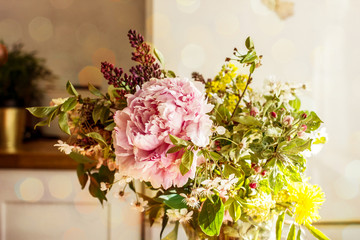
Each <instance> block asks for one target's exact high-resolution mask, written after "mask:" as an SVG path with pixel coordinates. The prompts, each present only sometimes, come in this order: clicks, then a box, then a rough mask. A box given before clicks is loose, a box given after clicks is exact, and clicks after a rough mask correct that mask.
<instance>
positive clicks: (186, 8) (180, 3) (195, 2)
mask: <svg viewBox="0 0 360 240" xmlns="http://www.w3.org/2000/svg"><path fill="white" fill-rule="evenodd" d="M176 3H177V7H178V9H179V10H180V11H182V12H185V13H193V12H195V11H196V10H197V9H198V8H199V7H200V0H176Z"/></svg>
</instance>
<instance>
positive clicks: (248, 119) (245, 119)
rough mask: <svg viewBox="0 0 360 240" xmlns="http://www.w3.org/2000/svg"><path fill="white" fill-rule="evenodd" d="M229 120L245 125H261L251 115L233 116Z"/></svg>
mask: <svg viewBox="0 0 360 240" xmlns="http://www.w3.org/2000/svg"><path fill="white" fill-rule="evenodd" d="M231 120H232V121H235V122H238V123H241V124H243V125H246V126H261V122H260V121H259V120H257V119H256V118H254V117H253V116H240V117H233V118H232V119H231Z"/></svg>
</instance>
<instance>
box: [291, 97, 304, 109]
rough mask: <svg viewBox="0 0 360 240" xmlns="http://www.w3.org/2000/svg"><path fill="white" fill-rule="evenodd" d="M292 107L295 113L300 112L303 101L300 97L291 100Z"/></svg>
mask: <svg viewBox="0 0 360 240" xmlns="http://www.w3.org/2000/svg"><path fill="white" fill-rule="evenodd" d="M289 104H290V106H291V107H292V108H293V109H294V110H295V111H299V110H300V107H301V101H300V99H299V98H298V97H295V99H294V100H290V101H289Z"/></svg>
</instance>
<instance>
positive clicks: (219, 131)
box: [216, 126, 226, 135]
mask: <svg viewBox="0 0 360 240" xmlns="http://www.w3.org/2000/svg"><path fill="white" fill-rule="evenodd" d="M216 132H217V134H219V135H223V134H225V132H226V128H224V127H223V126H217V127H216Z"/></svg>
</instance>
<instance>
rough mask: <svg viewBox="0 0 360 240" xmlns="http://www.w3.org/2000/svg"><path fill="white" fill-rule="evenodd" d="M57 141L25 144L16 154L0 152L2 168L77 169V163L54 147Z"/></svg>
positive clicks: (39, 141) (0, 166)
mask: <svg viewBox="0 0 360 240" xmlns="http://www.w3.org/2000/svg"><path fill="white" fill-rule="evenodd" d="M55 143H57V140H53V139H52V140H45V139H44V140H36V141H31V142H27V143H24V144H23V145H22V146H21V148H20V149H19V150H17V151H15V152H5V151H1V150H0V168H21V169H76V166H77V163H76V162H75V161H74V160H72V159H71V158H70V157H68V156H67V155H65V154H64V153H61V152H60V151H58V150H57V148H56V147H54V144H55Z"/></svg>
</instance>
